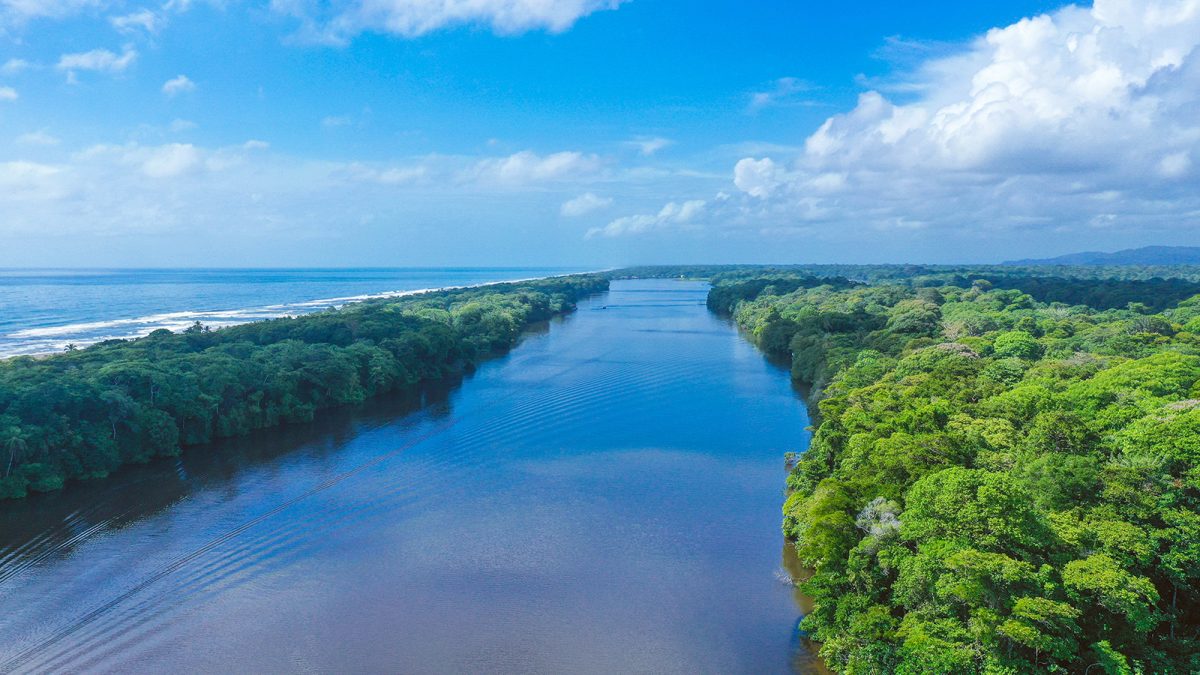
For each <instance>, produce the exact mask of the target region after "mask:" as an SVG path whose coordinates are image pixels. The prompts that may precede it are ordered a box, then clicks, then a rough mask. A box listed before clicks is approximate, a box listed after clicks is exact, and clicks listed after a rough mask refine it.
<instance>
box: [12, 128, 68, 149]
mask: <svg viewBox="0 0 1200 675" xmlns="http://www.w3.org/2000/svg"><path fill="white" fill-rule="evenodd" d="M60 142H61V141H59V139H58V138H57V137H55V136H52V135H50V134H48V133H46V132H45V131H43V130H38V131H31V132H29V133H27V134H21V135H20V136H17V138H16V143H17V145H40V146H52V145H58V144H59V143H60Z"/></svg>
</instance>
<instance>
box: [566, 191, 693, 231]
mask: <svg viewBox="0 0 1200 675" xmlns="http://www.w3.org/2000/svg"><path fill="white" fill-rule="evenodd" d="M706 206H707V202H705V201H704V200H700V199H694V200H689V201H686V202H679V203H677V202H669V203H667V204H666V205H665V206H663V207H662V209H660V210H659V211H658V213H653V214H650V213H647V214H638V215H634V216H624V217H622V218H617V219H616V220H614V221H612V222H610V223H609V224H608V225H605V226H604V227H593V228H591V229H589V230H588V231H587V235H586V237H587V238H588V239H593V238H595V237H620V236H625V235H632V234H643V233H646V232H651V231H655V230H667V229H678V228H683V227H687V226H688V225H690V224H692V223H693V222H694V221H696V220H697V219H698V218H699V217H700V216H701V215H702V214H703V213H704V210H705V207H706Z"/></svg>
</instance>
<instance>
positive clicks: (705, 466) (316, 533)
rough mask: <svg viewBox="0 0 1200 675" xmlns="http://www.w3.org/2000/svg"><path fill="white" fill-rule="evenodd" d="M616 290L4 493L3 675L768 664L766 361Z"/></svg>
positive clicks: (773, 600) (776, 634)
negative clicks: (104, 474) (448, 359)
mask: <svg viewBox="0 0 1200 675" xmlns="http://www.w3.org/2000/svg"><path fill="white" fill-rule="evenodd" d="M705 292H706V286H705V285H703V284H695V283H682V282H667V281H632V282H616V283H614V284H613V289H612V291H611V292H610V293H608V294H606V295H602V296H598V297H597V298H595V299H592V300H589V301H587V302H585V303H583V304H581V306H580V309H579V312H578V313H576V314H574V315H572V316H570V317H568V318H566V319H564V320H561V321H556V322H554V323H552V324H551V325H550V326H549V327H548V328H546V329H545V330H543V331H539V332H537V333H536V334H531V335H529V336H528V337H527V338H526V339H525V340H524V341H523V342H522V343H521V344H520V345H519V346H518V347H517V348H516V349H515V350H514V351H513V352H512V353H511V354H510V355H508V356H507V357H504V358H502V359H498V360H496V361H492V362H490V363H488V364H486V365H485V366H483V367H482V368H481V369H480V370H479V371H478V372H477V373H475V374H474V375H472V376H471V377H469V378H467V379H466V380H465V381H463V382H461V383H448V384H446V385H445V386H442V387H437V388H431V389H430V390H428V391H426V392H424V393H423V394H422V395H421V396H420V397H408V398H392V399H387V400H381V401H376V402H374V403H372V404H370V405H368V406H365V407H363V408H360V409H357V410H354V411H341V412H337V413H334V414H331V415H328V416H326V417H325V418H324V419H322V420H321V421H319V422H317V423H315V424H312V425H305V426H295V427H289V428H286V429H283V430H274V431H270V432H266V433H263V434H260V435H258V436H256V437H252V438H247V439H239V440H236V441H231V442H225V443H221V444H217V445H214V446H209V447H203V448H194V449H191V450H189V451H188V452H186V453H185V455H184V457H182V458H181V459H179V460H178V461H163V462H159V463H155V464H152V465H149V466H145V467H138V468H134V469H131V470H127V471H123V472H121V473H120V474H119V475H118V476H116V477H114V478H111V479H109V480H107V481H102V482H98V483H95V484H90V485H84V486H76V487H75V489H72V490H70V491H69V492H67V493H66V494H62V495H43V496H40V497H38V498H34V499H30V500H28V501H25V502H20V503H7V504H2V505H0V607H2V608H3V611H2V612H0V671H20V672H25V671H29V672H47V671H71V672H77V671H80V670H89V671H110V672H123V673H124V672H166V671H169V670H174V671H175V672H195V671H208V672H213V671H217V672H337V673H356V672H387V673H392V672H402V673H462V672H478V673H496V672H512V673H564V672H571V673H589V672H594V673H614V672H622V673H624V672H645V673H776V672H777V673H785V672H810V671H812V670H813V669H814V668H815V667H816V665H815V661H814V659H813V657H812V655H811V652H810V651H809V649H808V647H807V646H806V644H805V643H804V642H803V641H802V640H800V639H799V638H798V636H797V634H796V632H795V624H796V621H797V619H798V618H799V616H800V614H801V611H802V610H801V607H800V604H799V603H800V602H801V601H802V600H803V599H802V598H799V597H798V596H796V595H795V593H794V591H793V589H792V588H791V587H790V586H788V585H787V584H785V583H783V582H782V581H781V577H783V576H784V574H785V571H786V569H788V568H791V569H793V570H794V567H795V565H794V560H791V559H785V555H784V552H785V548H784V543H783V540H782V538H781V536H780V534H779V517H780V512H779V507H780V503H781V501H782V494H781V488H782V485H783V479H784V475H785V474H784V466H783V459H782V457H783V453H784V452H785V451H788V450H801V449H803V448H804V447H805V446H806V445H807V442H808V438H807V434H806V432H805V431H804V428H805V426H806V425H807V423H808V422H807V418H806V415H805V410H804V406H803V405H802V403H801V401H800V400H799V399H798V397H797V396H796V394H795V392H794V391H793V390H792V389H791V386H790V383H789V378H788V375H787V373H786V372H785V371H783V370H781V369H779V368H778V367H776V366H773V365H771V364H769V363H767V361H766V360H765V359H764V358H763V357H762V356H761V355H760V354H759V353H758V352H757V351H756V350H755V349H754V348H753V347H752V346H751V345H749V344H748V343H746V342H745V341H744V339H742V338H741V337H739V336H738V335H737V333H736V331H735V330H734V329H733V328H732V327H731V326H730V325H729V324H728V323H726V322H724V321H722V320H720V319H718V318H716V317H714V316H712V315H711V314H709V313H708V312H707V311H706V310H705V308H704V297H705Z"/></svg>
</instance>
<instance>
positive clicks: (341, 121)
mask: <svg viewBox="0 0 1200 675" xmlns="http://www.w3.org/2000/svg"><path fill="white" fill-rule="evenodd" d="M353 123H354V120H352V119H350V118H349V117H347V116H345V115H329V116H327V117H323V118H321V126H323V127H325V128H326V129H336V128H337V127H345V126H350V125H351V124H353Z"/></svg>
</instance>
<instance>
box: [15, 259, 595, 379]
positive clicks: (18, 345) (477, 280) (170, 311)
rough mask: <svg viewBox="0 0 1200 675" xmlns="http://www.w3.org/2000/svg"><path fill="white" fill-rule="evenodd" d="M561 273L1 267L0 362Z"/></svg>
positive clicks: (530, 269) (545, 270) (517, 270)
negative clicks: (191, 328) (199, 326)
mask: <svg viewBox="0 0 1200 675" xmlns="http://www.w3.org/2000/svg"><path fill="white" fill-rule="evenodd" d="M584 271H587V270H584V269H582V268H564V267H442V268H435V267H407V268H370V269H0V358H3V357H11V356H20V355H40V354H49V353H54V352H60V351H63V350H64V349H66V348H67V347H68V345H74V346H76V347H84V346H87V345H89V344H93V343H96V342H101V341H103V340H110V339H114V338H121V339H128V338H136V337H141V336H143V335H147V334H149V333H150V332H152V331H155V330H158V329H160V328H166V329H168V330H173V331H175V330H182V329H184V328H187V327H188V326H190V325H192V324H193V323H195V322H196V321H199V322H201V323H203V324H205V325H207V326H210V327H213V328H219V327H222V326H231V325H234V324H239V323H248V322H251V321H259V320H262V319H271V318H276V317H281V316H296V315H301V314H306V313H309V312H314V311H320V310H323V309H326V308H329V307H338V306H342V305H345V304H347V303H351V302H356V301H361V300H365V299H368V298H374V297H386V296H394V295H401V294H406V293H412V292H414V291H421V290H432V289H440V288H449V287H456V286H473V285H479V284H486V283H493V282H499V281H515V280H519V279H530V278H536V277H546V276H554V275H559V274H570V273H575V272H584Z"/></svg>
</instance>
